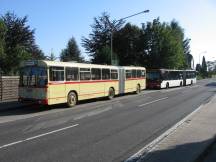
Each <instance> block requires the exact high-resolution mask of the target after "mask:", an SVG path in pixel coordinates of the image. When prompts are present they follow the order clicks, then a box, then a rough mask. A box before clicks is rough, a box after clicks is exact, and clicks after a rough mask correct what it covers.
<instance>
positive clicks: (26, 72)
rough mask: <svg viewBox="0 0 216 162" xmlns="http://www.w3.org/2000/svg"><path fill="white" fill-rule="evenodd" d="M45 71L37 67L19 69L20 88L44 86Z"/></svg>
mask: <svg viewBox="0 0 216 162" xmlns="http://www.w3.org/2000/svg"><path fill="white" fill-rule="evenodd" d="M46 84H47V69H46V68H45V67H38V66H26V67H23V68H21V69H20V83H19V85H20V86H45V85H46Z"/></svg>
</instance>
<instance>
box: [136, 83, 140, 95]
mask: <svg viewBox="0 0 216 162" xmlns="http://www.w3.org/2000/svg"><path fill="white" fill-rule="evenodd" d="M140 92H141V88H140V85H139V84H137V86H136V94H139V93H140Z"/></svg>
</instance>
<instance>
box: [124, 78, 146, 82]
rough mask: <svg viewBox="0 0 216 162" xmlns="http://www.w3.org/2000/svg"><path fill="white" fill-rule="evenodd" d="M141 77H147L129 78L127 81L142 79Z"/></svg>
mask: <svg viewBox="0 0 216 162" xmlns="http://www.w3.org/2000/svg"><path fill="white" fill-rule="evenodd" d="M140 79H145V78H127V79H126V81H127V80H140Z"/></svg>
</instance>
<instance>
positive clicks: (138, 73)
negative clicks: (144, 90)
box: [137, 70, 142, 78]
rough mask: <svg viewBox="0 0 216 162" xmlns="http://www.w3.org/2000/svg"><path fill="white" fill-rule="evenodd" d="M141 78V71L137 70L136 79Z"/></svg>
mask: <svg viewBox="0 0 216 162" xmlns="http://www.w3.org/2000/svg"><path fill="white" fill-rule="evenodd" d="M141 76H142V72H141V70H137V78H141Z"/></svg>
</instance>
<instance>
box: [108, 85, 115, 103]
mask: <svg viewBox="0 0 216 162" xmlns="http://www.w3.org/2000/svg"><path fill="white" fill-rule="evenodd" d="M114 96H115V90H114V88H112V87H110V88H109V92H108V99H110V100H111V99H113V98H114Z"/></svg>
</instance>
